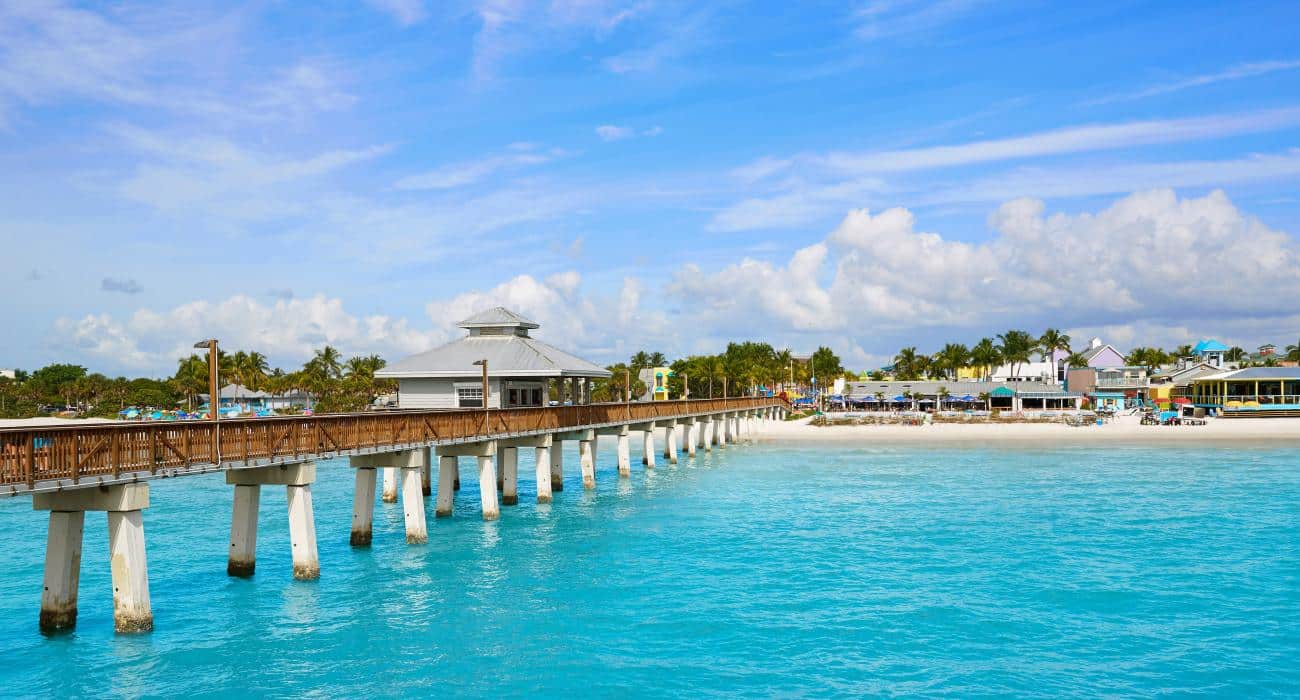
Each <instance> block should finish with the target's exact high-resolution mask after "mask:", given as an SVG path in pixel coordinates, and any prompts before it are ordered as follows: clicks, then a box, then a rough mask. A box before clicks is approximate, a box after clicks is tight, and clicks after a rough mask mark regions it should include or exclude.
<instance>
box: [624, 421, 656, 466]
mask: <svg viewBox="0 0 1300 700" xmlns="http://www.w3.org/2000/svg"><path fill="white" fill-rule="evenodd" d="M628 428H629V429H630V430H638V431H640V432H641V433H642V434H643V435H645V440H643V441H642V443H641V463H642V464H644V465H645V468H646V469H654V468H655V423H654V421H650V422H649V423H636V424H633V425H630V426H628Z"/></svg>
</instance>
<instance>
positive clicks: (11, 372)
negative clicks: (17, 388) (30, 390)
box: [0, 369, 18, 379]
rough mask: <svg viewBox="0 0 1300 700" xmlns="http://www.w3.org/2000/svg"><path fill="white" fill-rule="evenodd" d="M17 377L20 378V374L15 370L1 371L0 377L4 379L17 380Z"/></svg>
mask: <svg viewBox="0 0 1300 700" xmlns="http://www.w3.org/2000/svg"><path fill="white" fill-rule="evenodd" d="M17 376H18V372H17V371H15V370H12V369H0V377H3V378H5V379H14V378H16V377H17Z"/></svg>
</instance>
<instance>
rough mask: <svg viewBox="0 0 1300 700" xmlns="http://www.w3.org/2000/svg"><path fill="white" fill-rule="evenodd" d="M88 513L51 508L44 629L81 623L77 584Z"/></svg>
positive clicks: (42, 614) (43, 597)
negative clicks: (78, 616)
mask: <svg viewBox="0 0 1300 700" xmlns="http://www.w3.org/2000/svg"><path fill="white" fill-rule="evenodd" d="M85 523H86V512H85V511H82V510H73V511H58V510H52V511H50V526H49V530H48V532H47V533H46V535H45V587H44V588H43V589H41V631H43V632H55V631H59V630H65V629H72V628H73V626H75V625H76V624H77V587H78V586H79V585H80V584H81V543H82V537H83V530H84V528H85Z"/></svg>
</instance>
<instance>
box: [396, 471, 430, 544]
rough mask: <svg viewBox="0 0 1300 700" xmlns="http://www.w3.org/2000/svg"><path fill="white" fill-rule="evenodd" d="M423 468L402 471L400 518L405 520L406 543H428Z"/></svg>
mask: <svg viewBox="0 0 1300 700" xmlns="http://www.w3.org/2000/svg"><path fill="white" fill-rule="evenodd" d="M423 473H424V467H423V466H420V467H413V468H408V469H403V470H402V516H403V517H404V518H405V520H406V543H407V544H424V543H426V542H428V541H429V521H428V520H427V519H426V518H425V516H424V487H423V483H422V482H423V481H424V479H423Z"/></svg>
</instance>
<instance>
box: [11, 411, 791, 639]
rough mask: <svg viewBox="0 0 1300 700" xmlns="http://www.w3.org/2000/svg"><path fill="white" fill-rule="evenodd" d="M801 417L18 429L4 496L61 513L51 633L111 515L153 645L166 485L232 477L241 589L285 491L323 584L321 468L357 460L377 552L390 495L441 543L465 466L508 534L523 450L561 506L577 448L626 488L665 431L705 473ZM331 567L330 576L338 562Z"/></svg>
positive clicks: (413, 540)
mask: <svg viewBox="0 0 1300 700" xmlns="http://www.w3.org/2000/svg"><path fill="white" fill-rule="evenodd" d="M785 411H786V405H785V403H784V402H783V401H782V400H780V399H776V398H766V397H757V398H756V397H746V398H726V399H695V400H681V401H654V402H626V403H588V404H581V405H571V406H553V407H535V408H505V409H498V408H488V409H483V408H479V409H431V410H418V409H403V410H394V411H376V412H367V413H349V414H336V415H318V416H284V417H273V418H246V419H234V420H222V421H203V422H199V421H195V422H174V423H147V422H123V423H107V424H93V425H74V426H66V427H43V428H39V429H3V430H0V497H12V498H17V497H30V498H31V499H32V506H33V508H34V509H35V510H41V511H49V526H48V530H47V535H46V537H47V539H46V555H45V573H44V586H43V588H42V593H41V608H40V618H39V619H40V626H41V628H42V630H45V631H58V630H66V629H70V628H72V627H73V626H74V625H75V624H76V618H77V593H78V582H79V579H80V571H81V546H82V530H83V526H84V523H85V514H86V512H87V511H92V512H99V511H103V512H104V513H105V514H106V516H107V518H108V530H109V555H110V559H111V561H110V567H111V572H112V585H113V607H114V626H115V629H116V630H117V631H118V632H143V631H149V630H151V629H153V613H152V610H151V606H150V599H149V577H148V564H147V556H146V549H147V548H146V540H145V528H144V520H145V519H144V515H143V514H144V511H145V510H147V509H148V507H149V482H150V481H151V480H153V479H164V478H179V477H186V476H194V475H200V474H206V473H211V472H223V473H224V474H225V480H226V483H227V484H228V485H230V486H231V487H232V500H231V516H230V517H231V525H230V543H229V549H228V551H229V558H228V562H227V568H226V571H227V573H228V574H229V575H231V576H251V575H252V574H253V572H254V570H255V568H256V549H257V530H258V525H259V522H258V506H259V502H260V494H261V489H262V487H263V486H272V487H280V486H283V487H284V488H285V490H286V493H287V496H288V511H289V512H288V526H289V532H290V542H291V546H292V549H293V552H292V560H293V576H294V577H295V578H298V579H304V580H310V579H314V578H317V577H318V576H320V572H321V568H322V562H321V561H320V559H319V556H318V553H317V539H316V538H317V535H316V528H315V519H314V516H313V511H312V497H311V486H312V484H313V483H314V482H315V481H316V478H317V469H316V462H317V461H318V460H322V459H330V458H336V457H348V458H349V464H350V466H351V468H352V469H351V472H352V474H348V477H349V478H352V479H353V480H354V483H355V487H354V489H355V490H354V498H353V504H352V510H353V512H352V528H351V533H350V538H351V539H350V541H351V544H352V545H353V546H357V547H365V546H369V545H370V544H371V541H372V538H373V533H372V524H373V521H374V517H373V516H374V507H375V500H376V490H378V487H380V485H381V484H382V496H381V497H382V498H383V499H384V500H385V501H390V502H392V501H400V502H401V507H402V510H403V514H404V519H405V527H406V542H407V543H409V544H411V545H419V544H421V543H424V542H427V541H428V538H429V534H428V524H427V520H426V516H425V513H426V507H425V499H426V498H430V497H433V498H435V499H436V500H435V508H434V513H435V516H436V517H450V516H452V515H453V508H452V495H453V492H454V490H455V489H457V488H458V487H459V480H460V466H459V465H460V458H461V457H470V458H473V461H474V464H475V471H474V473H475V474H476V475H477V478H478V480H479V486H480V492H481V493H482V505H481V516H482V518H483V519H485V520H495V519H497V518H499V517H501V514H502V506H507V507H508V506H510V505H514V504H516V503H518V483H519V478H520V475H519V473H518V455H519V450H520V449H532V450H534V456H535V462H536V469H535V470H534V471H535V473H534V475H533V476H532V478H534V479H535V480H536V483H537V501H538V502H539V503H548V502H551V500H552V494H553V493H554V492H555V491H559V490H561V489H563V485H564V484H563V474H564V468H565V465H564V458H563V449H562V448H563V444H564V442H566V441H568V442H577V443H578V453H579V464H578V470H579V472H580V474H581V476H582V483H583V486H584V488H587V489H594V488H595V486H596V471H595V462H596V447H597V438H598V437H599V436H601V435H605V436H610V437H613V438H615V440H616V452H617V464H618V474H619V476H620V477H621V478H625V477H628V476H630V474H631V462H632V460H631V457H630V455H629V451H630V448H629V439H630V434H631V433H633V432H640V433H643V435H644V438H645V439H644V445H645V447H644V454H643V458H642V464H643V465H644V468H646V469H654V468H655V467H656V460H655V457H656V454H655V450H654V434H655V432H656V431H661V433H662V436H661V437H662V446H663V459H664V461H665V462H666V463H667V464H669V465H671V464H676V463H677V462H678V460H679V459H681V458H682V455H681V451H682V448H685V450H686V458H687V459H689V458H691V457H694V456H695V455H696V453H697V451H698V450H712V449H724V448H726V446H727V445H728V443H731V444H738V443H741V442H743V441H745V440H747V439H750V438H752V436H753V435H754V434H755V433H756V431H758V430H761V426H762V423H763V421H768V420H778V419H780V418H782V417H783V416H784V414H785ZM434 458H436V459H437V465H438V470H437V474H436V477H435V476H434V474H433V471H432V467H433V464H434ZM381 474H382V481H381V478H380V477H381ZM328 536H338V537H343V536H344V534H343V533H330V534H329V535H328ZM324 566H325V568H326V569H327V570H328V562H324ZM33 585H34V584H33Z"/></svg>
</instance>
